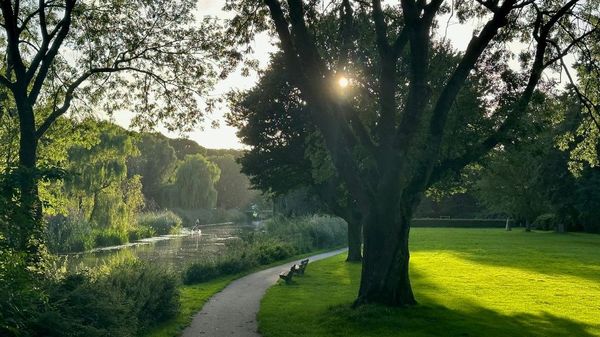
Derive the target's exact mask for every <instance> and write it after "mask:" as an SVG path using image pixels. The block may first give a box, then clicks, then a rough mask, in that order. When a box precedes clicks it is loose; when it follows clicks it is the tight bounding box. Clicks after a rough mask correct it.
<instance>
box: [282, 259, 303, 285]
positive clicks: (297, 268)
mask: <svg viewBox="0 0 600 337" xmlns="http://www.w3.org/2000/svg"><path fill="white" fill-rule="evenodd" d="M307 265H308V259H306V260H302V261H300V264H295V265H293V266H292V267H291V268H290V270H288V271H284V272H283V273H281V274H279V278H280V279H282V280H284V281H285V283H287V284H290V283H291V282H292V277H294V275H304V270H305V269H306V266H307Z"/></svg>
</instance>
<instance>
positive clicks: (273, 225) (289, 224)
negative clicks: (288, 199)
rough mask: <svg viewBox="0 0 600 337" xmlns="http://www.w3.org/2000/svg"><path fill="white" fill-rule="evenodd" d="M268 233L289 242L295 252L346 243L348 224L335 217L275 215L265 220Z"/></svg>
mask: <svg viewBox="0 0 600 337" xmlns="http://www.w3.org/2000/svg"><path fill="white" fill-rule="evenodd" d="M265 229H266V232H267V234H268V235H270V236H272V237H275V238H277V239H279V240H280V241H283V242H289V243H290V244H292V245H293V246H294V248H296V251H297V252H300V253H304V252H308V251H311V250H314V249H322V248H330V247H335V246H340V245H343V244H345V243H346V240H347V230H348V225H347V224H346V222H345V221H344V220H342V219H340V218H337V217H330V216H317V215H314V216H308V217H297V218H284V217H275V218H272V219H271V220H268V221H266V222H265Z"/></svg>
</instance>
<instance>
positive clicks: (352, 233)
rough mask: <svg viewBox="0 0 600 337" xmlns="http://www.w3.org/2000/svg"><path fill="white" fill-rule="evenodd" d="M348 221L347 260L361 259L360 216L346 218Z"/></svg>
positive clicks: (355, 260)
mask: <svg viewBox="0 0 600 337" xmlns="http://www.w3.org/2000/svg"><path fill="white" fill-rule="evenodd" d="M346 222H347V223H348V257H347V258H346V261H347V262H360V261H362V223H361V219H360V216H354V217H350V218H349V219H346Z"/></svg>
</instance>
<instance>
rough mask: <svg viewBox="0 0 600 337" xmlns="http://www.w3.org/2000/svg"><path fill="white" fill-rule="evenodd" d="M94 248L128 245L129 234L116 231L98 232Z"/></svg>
mask: <svg viewBox="0 0 600 337" xmlns="http://www.w3.org/2000/svg"><path fill="white" fill-rule="evenodd" d="M95 236H96V237H95V239H94V247H109V246H118V245H122V244H124V243H127V242H128V241H127V239H128V237H127V233H123V232H119V231H115V230H110V229H108V230H98V231H96V233H95Z"/></svg>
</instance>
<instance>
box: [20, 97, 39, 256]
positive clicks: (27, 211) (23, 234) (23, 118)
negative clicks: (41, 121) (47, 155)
mask: <svg viewBox="0 0 600 337" xmlns="http://www.w3.org/2000/svg"><path fill="white" fill-rule="evenodd" d="M16 103H17V110H18V113H19V131H20V134H19V136H20V139H19V171H20V172H19V194H20V196H19V202H20V210H19V213H20V214H19V217H18V220H17V221H18V222H19V223H18V226H19V231H18V232H19V238H18V246H19V247H18V248H19V249H22V250H24V251H26V252H28V253H29V254H31V255H37V253H38V251H39V250H38V248H39V242H40V240H41V235H42V229H41V226H40V223H41V220H42V203H41V200H40V197H39V191H38V173H37V148H38V139H37V137H36V134H35V119H34V118H35V117H34V114H33V107H32V106H31V105H30V104H29V103H28V100H27V98H26V96H25V95H23V96H22V97H17V100H16Z"/></svg>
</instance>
